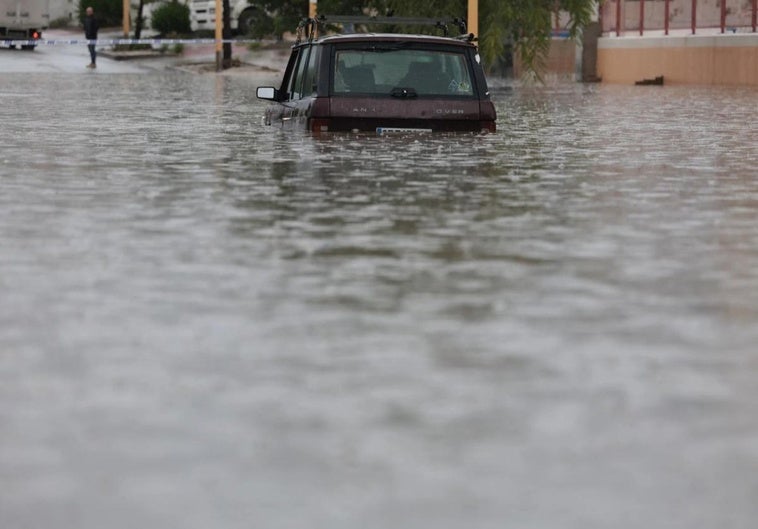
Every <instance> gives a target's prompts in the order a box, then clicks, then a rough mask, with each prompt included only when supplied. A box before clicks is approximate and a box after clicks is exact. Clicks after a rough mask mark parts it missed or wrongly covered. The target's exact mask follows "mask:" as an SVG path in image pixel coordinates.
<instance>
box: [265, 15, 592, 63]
mask: <svg viewBox="0 0 758 529" xmlns="http://www.w3.org/2000/svg"><path fill="white" fill-rule="evenodd" d="M278 1H279V2H280V3H281V2H282V1H284V2H285V3H286V2H287V0H278ZM598 2H599V0H479V35H477V37H478V39H479V49H480V52H481V54H482V57H483V59H484V62H485V63H486V64H490V65H492V64H496V63H497V62H498V61H500V60H501V59H502V58H503V57H504V56H505V54H506V53H507V51H508V50H509V49H512V50H513V51H515V52H517V53H518V54H519V57H520V58H521V60H522V62H523V64H524V66H525V67H526V68H528V69H532V70H539V69H540V68H541V66H542V65H543V64H544V59H545V57H546V55H547V51H548V49H549V47H550V35H551V31H552V20H553V15H554V14H555V13H556V11H557V10H559V9H560V10H563V11H565V12H566V13H568V15H569V17H570V21H569V25H568V28H567V29H568V31H569V34H570V36H571V37H572V38H576V37H577V36H578V35H579V33H580V31H581V28H582V27H584V26H585V25H587V24H588V23H589V22H590V20H591V17H592V14H593V13H594V10H595V7H596V6H597V4H598ZM297 4H298V5H305V2H304V1H303V0H299V1H297ZM356 5H358V6H360V7H359V8H358V10H359V11H360V10H364V12H366V10H368V9H373V10H374V12H378V13H381V14H384V13H387V12H389V11H391V12H393V13H394V15H395V16H406V17H411V16H412V17H438V16H439V17H443V16H444V17H455V16H461V17H466V16H467V11H468V2H467V0H364V1H361V2H355V1H350V0H319V3H318V9H319V12H320V13H324V14H330V13H331V14H340V15H345V14H355V11H356V8H355V7H354V6H356ZM306 8H307V7H304V8H303V9H302V11H301V12H305V11H304V10H305V9H306ZM414 29H416V28H414ZM427 31H431V30H428V29H427Z"/></svg>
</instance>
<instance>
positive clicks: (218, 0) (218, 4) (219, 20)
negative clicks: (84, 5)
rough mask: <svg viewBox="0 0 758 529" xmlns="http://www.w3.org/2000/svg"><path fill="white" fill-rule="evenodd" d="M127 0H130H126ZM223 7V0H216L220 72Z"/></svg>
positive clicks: (217, 64)
mask: <svg viewBox="0 0 758 529" xmlns="http://www.w3.org/2000/svg"><path fill="white" fill-rule="evenodd" d="M124 1H125V2H127V1H128V0H124ZM222 9H223V5H222V4H221V0H216V36H215V38H216V71H217V72H220V71H221V70H222V69H223V65H222V63H221V50H222V47H223V45H222V43H221V40H222V36H223V29H224V27H223V24H224V22H223V17H222V16H221V10H222Z"/></svg>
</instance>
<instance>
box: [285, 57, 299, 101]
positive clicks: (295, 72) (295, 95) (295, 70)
mask: <svg viewBox="0 0 758 529" xmlns="http://www.w3.org/2000/svg"><path fill="white" fill-rule="evenodd" d="M295 53H296V54H297V55H293V57H292V58H291V59H290V63H291V64H292V71H291V72H290V77H289V80H288V82H287V97H286V99H287V101H292V100H294V99H299V98H300V85H301V84H302V77H301V76H300V75H299V73H300V64H301V63H302V62H303V48H300V49H299V50H297V51H296V52H295Z"/></svg>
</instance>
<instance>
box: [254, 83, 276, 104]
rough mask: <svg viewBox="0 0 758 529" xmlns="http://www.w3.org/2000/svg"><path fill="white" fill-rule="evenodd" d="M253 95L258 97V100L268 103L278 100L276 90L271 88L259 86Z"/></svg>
mask: <svg viewBox="0 0 758 529" xmlns="http://www.w3.org/2000/svg"><path fill="white" fill-rule="evenodd" d="M255 95H256V96H257V97H258V99H268V100H269V101H278V100H279V94H277V89H276V88H274V87H273V86H259V87H258V89H257V90H256V92H255Z"/></svg>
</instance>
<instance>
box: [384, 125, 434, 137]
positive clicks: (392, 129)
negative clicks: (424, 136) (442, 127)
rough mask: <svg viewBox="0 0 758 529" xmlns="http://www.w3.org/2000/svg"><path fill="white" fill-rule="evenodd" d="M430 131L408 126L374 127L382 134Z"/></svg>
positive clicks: (430, 130) (429, 130)
mask: <svg viewBox="0 0 758 529" xmlns="http://www.w3.org/2000/svg"><path fill="white" fill-rule="evenodd" d="M426 132H432V129H416V128H410V127H407V128H406V127H376V133H377V134H379V135H382V134H421V133H426Z"/></svg>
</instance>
